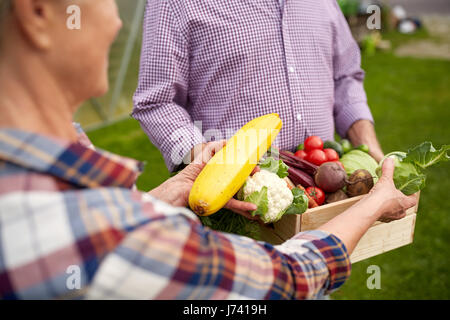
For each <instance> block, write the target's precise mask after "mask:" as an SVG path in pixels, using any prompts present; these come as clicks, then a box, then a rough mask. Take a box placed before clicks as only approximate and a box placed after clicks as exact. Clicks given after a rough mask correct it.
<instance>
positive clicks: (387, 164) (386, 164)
mask: <svg viewBox="0 0 450 320" xmlns="http://www.w3.org/2000/svg"><path fill="white" fill-rule="evenodd" d="M394 169H395V165H394V159H392V158H389V157H388V158H386V159H385V160H384V161H383V167H382V171H383V177H385V178H386V179H389V180H392V179H393V177H394Z"/></svg>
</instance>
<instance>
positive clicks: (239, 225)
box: [199, 209, 261, 240]
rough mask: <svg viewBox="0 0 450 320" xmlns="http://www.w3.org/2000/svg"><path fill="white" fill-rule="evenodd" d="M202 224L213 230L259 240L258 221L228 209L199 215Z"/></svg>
mask: <svg viewBox="0 0 450 320" xmlns="http://www.w3.org/2000/svg"><path fill="white" fill-rule="evenodd" d="M199 219H200V220H201V222H202V224H203V225H204V226H206V227H209V228H211V229H213V230H217V231H221V232H227V233H234V234H238V235H241V236H244V237H249V238H252V239H255V240H261V228H260V226H259V223H258V222H257V221H254V220H249V219H247V218H246V217H244V216H241V215H240V214H237V213H234V212H233V211H231V210H228V209H221V210H219V211H218V212H216V213H215V214H213V215H210V216H207V217H199Z"/></svg>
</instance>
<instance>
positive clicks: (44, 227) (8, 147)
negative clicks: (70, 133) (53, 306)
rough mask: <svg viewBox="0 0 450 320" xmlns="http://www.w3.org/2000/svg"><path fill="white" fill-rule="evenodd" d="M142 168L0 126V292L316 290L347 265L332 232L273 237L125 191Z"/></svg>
mask: <svg viewBox="0 0 450 320" xmlns="http://www.w3.org/2000/svg"><path fill="white" fill-rule="evenodd" d="M139 168H140V165H139V163H138V162H136V161H134V160H131V159H125V158H122V157H119V156H116V155H113V154H110V153H107V152H104V151H99V150H97V151H96V150H93V149H92V148H91V147H85V146H83V145H82V144H79V143H66V142H63V141H56V140H53V139H50V138H47V137H44V136H40V135H37V134H32V133H27V132H23V131H18V130H13V129H0V298H3V299H35V298H38V299H50V298H60V299H70V298H94V299H95V298H100V299H105V298H113V299H301V298H317V297H321V296H322V295H323V294H327V293H329V292H330V291H333V290H335V289H336V288H338V287H339V286H341V285H342V284H343V283H344V281H345V280H346V279H347V277H348V276H349V273H350V262H349V256H348V254H347V251H346V249H345V247H344V245H343V243H342V242H341V241H340V240H339V239H338V238H336V237H335V236H333V235H330V234H325V233H323V232H318V231H311V232H305V233H300V234H298V235H297V236H296V237H294V238H293V239H292V240H289V241H287V242H286V243H284V244H283V245H280V246H275V247H274V246H272V245H269V244H267V243H262V242H256V241H254V240H251V239H249V238H245V237H240V236H235V235H230V234H223V233H218V232H215V231H212V230H210V229H208V228H205V227H203V226H202V225H201V223H200V222H199V220H198V219H197V217H196V216H195V215H194V214H193V213H192V212H191V211H189V210H188V209H185V208H174V207H171V206H169V205H167V204H165V203H162V202H161V201H158V200H156V199H154V198H152V197H150V196H149V195H148V194H145V193H141V192H138V191H132V190H130V187H131V186H132V185H133V182H134V180H135V178H136V176H137V175H138V173H139ZM77 277H78V278H77ZM77 284H78V285H77Z"/></svg>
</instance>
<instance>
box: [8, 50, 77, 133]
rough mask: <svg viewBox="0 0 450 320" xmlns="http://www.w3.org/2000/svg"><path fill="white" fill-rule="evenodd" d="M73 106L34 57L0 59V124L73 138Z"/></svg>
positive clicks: (74, 108) (74, 131)
mask: <svg viewBox="0 0 450 320" xmlns="http://www.w3.org/2000/svg"><path fill="white" fill-rule="evenodd" d="M75 110H76V105H73V104H71V103H70V101H69V99H68V97H67V96H65V95H64V90H63V88H62V87H61V86H60V85H59V84H58V83H57V81H55V79H54V77H53V76H52V75H51V74H50V73H49V71H48V70H47V69H46V68H45V67H44V66H43V65H42V63H41V62H40V61H39V59H38V58H37V57H35V56H27V57H23V56H20V54H18V55H16V56H15V57H13V58H10V59H5V58H4V57H3V58H2V59H1V60H0V114H1V117H0V127H8V128H15V129H21V130H24V131H28V132H34V133H38V134H42V135H46V136H52V137H55V138H59V139H63V140H69V141H75V140H76V139H77V133H76V130H75V128H74V127H73V125H72V119H73V112H74V111H75Z"/></svg>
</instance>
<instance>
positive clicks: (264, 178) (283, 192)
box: [243, 170, 294, 223]
mask: <svg viewBox="0 0 450 320" xmlns="http://www.w3.org/2000/svg"><path fill="white" fill-rule="evenodd" d="M243 198H244V199H245V201H248V202H253V203H255V204H257V205H258V210H257V212H256V214H260V215H261V220H262V221H263V222H265V223H271V222H275V221H277V220H279V219H280V218H281V216H282V215H283V214H284V212H285V211H286V210H287V209H288V208H289V207H290V206H291V204H292V202H293V200H294V195H293V193H292V191H291V190H290V189H289V188H288V185H287V183H286V181H284V180H283V179H282V178H280V177H279V176H278V175H277V174H275V173H272V172H270V171H267V170H261V171H259V172H257V173H255V174H254V175H253V176H251V177H249V178H248V179H247V181H246V183H245V185H244V187H243ZM261 204H262V205H261Z"/></svg>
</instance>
